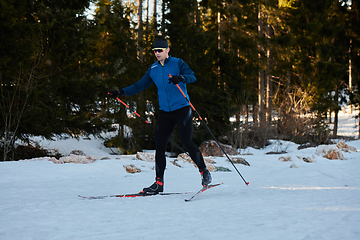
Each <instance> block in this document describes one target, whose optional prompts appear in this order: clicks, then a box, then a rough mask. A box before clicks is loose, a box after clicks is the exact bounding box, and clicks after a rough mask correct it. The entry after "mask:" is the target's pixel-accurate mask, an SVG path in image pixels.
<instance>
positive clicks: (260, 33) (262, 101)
mask: <svg viewBox="0 0 360 240" xmlns="http://www.w3.org/2000/svg"><path fill="white" fill-rule="evenodd" d="M258 37H259V38H262V37H263V22H262V18H261V5H259V9H258ZM262 48H263V46H262V43H261V41H259V45H258V49H259V53H258V56H259V62H260V65H262V56H261V52H262ZM258 80H259V81H258V82H259V120H260V127H264V124H265V113H264V105H265V99H264V70H263V69H262V66H260V70H259V76H258Z"/></svg>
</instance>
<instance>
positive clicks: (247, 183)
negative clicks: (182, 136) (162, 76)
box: [169, 74, 249, 185]
mask: <svg viewBox="0 0 360 240" xmlns="http://www.w3.org/2000/svg"><path fill="white" fill-rule="evenodd" d="M169 77H171V75H170V74H169ZM176 86H177V87H178V88H179V90H180V92H181V93H182V95H183V96H184V97H185V99H186V101H188V103H189V104H190V106H191V108H192V109H193V110H194V112H196V114H197V115H198V116H199V119H200V120H201V121H202V123H203V124H204V125H205V127H206V129H207V130H208V131H209V133H210V134H211V136H212V137H213V138H214V140H215V141H216V143H217V144H218V145H219V147H220V149H221V150H222V151H223V153H224V154H225V156H226V157H227V159H228V160H229V162H230V163H231V164H232V165H233V167H234V168H235V170H236V172H237V173H238V174H239V175H240V177H241V178H242V180H243V181H244V182H245V184H246V185H249V182H247V181H246V180H245V179H244V177H243V176H242V175H241V173H240V172H239V170H238V169H237V168H236V166H235V164H234V162H233V161H232V160H231V159H230V157H229V155H228V154H227V153H226V152H225V150H224V149H223V147H222V146H221V145H220V143H219V141H218V140H217V139H216V137H215V136H214V134H213V133H212V132H211V130H210V129H209V127H208V126H207V125H206V123H205V121H204V120H203V119H202V117H201V116H200V114H199V113H198V111H196V109H195V107H194V106H193V105H192V104H191V102H190V100H189V99H188V98H187V97H186V95H185V93H184V92H183V90H181V88H180V86H179V84H176Z"/></svg>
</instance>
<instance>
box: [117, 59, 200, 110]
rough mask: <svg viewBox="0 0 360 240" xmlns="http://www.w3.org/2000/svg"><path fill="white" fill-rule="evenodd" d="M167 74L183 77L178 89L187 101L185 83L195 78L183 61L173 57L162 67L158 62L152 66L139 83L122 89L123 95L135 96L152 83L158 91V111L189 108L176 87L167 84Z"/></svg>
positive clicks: (191, 81)
mask: <svg viewBox="0 0 360 240" xmlns="http://www.w3.org/2000/svg"><path fill="white" fill-rule="evenodd" d="M169 74H171V75H172V76H175V75H182V76H183V78H184V81H183V82H180V83H179V87H180V88H181V89H182V91H183V92H184V93H185V95H186V96H187V98H188V99H189V96H188V94H187V90H186V83H193V82H195V81H196V77H195V75H194V72H193V71H192V70H191V69H190V67H189V66H188V65H187V64H186V63H185V62H184V61H183V60H181V59H179V58H174V57H169V58H167V59H165V62H164V66H162V65H161V64H160V62H159V61H157V62H155V63H154V64H152V65H151V67H150V68H149V69H148V70H147V72H146V73H145V75H144V76H143V77H142V78H141V79H140V80H139V81H137V82H136V83H134V84H133V85H131V86H129V87H126V88H124V91H125V95H129V96H132V95H135V94H137V93H139V92H141V91H143V90H144V89H146V88H148V87H149V86H150V85H151V84H152V83H155V85H156V87H157V89H158V97H159V105H160V106H159V109H160V110H163V111H166V112H171V111H174V110H177V109H180V108H182V107H185V106H189V105H190V104H189V103H188V101H187V100H186V99H185V97H184V96H183V95H182V93H181V92H180V90H179V89H178V87H177V86H176V85H174V84H173V83H170V84H169ZM189 100H190V99H189Z"/></svg>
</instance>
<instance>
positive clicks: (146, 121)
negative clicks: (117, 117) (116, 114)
mask: <svg viewBox="0 0 360 240" xmlns="http://www.w3.org/2000/svg"><path fill="white" fill-rule="evenodd" d="M108 94H109V93H108ZM116 99H117V100H118V101H119V102H121V103H122V104H123V105H124V106H125V107H127V108H128V109H129V110H130V111H132V112H133V113H135V115H136V116H138V117H139V118H141V119H142V120H143V121H144V122H145V123H147V124H148V125H149V126H150V127H152V128H153V129H154V130H155V129H156V128H155V126H154V125H152V124H151V123H149V121H148V120H146V119H145V118H143V117H142V116H141V115H140V114H138V113H137V112H136V111H135V110H134V109H132V108H131V107H130V106H129V105H127V104H126V103H124V102H123V101H122V100H121V99H120V98H118V97H117V98H116ZM170 142H171V143H172V144H174V146H175V147H177V148H179V149H180V150H181V151H183V152H184V153H186V154H187V155H189V154H188V153H187V152H186V151H185V150H184V149H182V148H181V147H180V146H179V145H177V144H176V143H174V141H172V140H171V139H170Z"/></svg>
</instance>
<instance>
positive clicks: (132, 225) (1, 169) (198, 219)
mask: <svg viewBox="0 0 360 240" xmlns="http://www.w3.org/2000/svg"><path fill="white" fill-rule="evenodd" d="M345 116H346V114H344V116H343V117H340V128H339V131H343V133H345V132H346V133H348V132H349V131H348V130H344V128H342V126H345V124H343V125H342V123H346V122H351V121H352V122H353V123H355V121H354V119H351V118H349V117H345ZM350 116H351V115H350ZM349 119H350V120H349ZM354 125H355V124H353V125H352V126H353V127H349V126H347V128H348V129H350V130H351V131H350V133H348V135H352V136H354V135H355V136H357V132H356V131H357V129H356V128H354ZM37 141H38V142H39V143H40V144H41V145H42V146H43V147H49V148H57V149H58V150H59V151H60V152H61V153H63V154H69V153H70V151H71V150H77V149H79V150H82V151H84V152H85V153H86V154H87V155H91V156H93V157H94V158H96V159H101V158H103V157H108V159H104V160H97V161H95V162H94V163H90V164H74V163H67V164H54V163H53V162H51V161H49V159H48V158H45V159H35V160H34V159H32V160H25V161H17V162H0V239H1V240H28V239H29V240H75V239H79V240H80V239H81V240H82V239H86V240H97V239H107V240H112V239H114V240H119V239H157V240H159V239H174V240H177V239H206V240H209V239H246V240H257V239H259V240H260V239H261V240H267V239H269V240H271V239H274V240H279V239H291V240H312V239H313V240H320V239H326V240H339V239H346V240H358V239H360V228H359V226H360V174H359V170H360V151H359V150H360V140H354V141H349V142H347V144H348V145H350V146H353V147H355V148H357V149H358V151H357V152H343V154H344V157H345V160H328V159H326V158H323V157H321V156H318V155H316V154H315V152H316V148H307V149H302V150H297V145H296V144H294V143H290V142H284V141H273V144H272V145H270V146H268V147H267V148H266V149H261V150H256V149H253V148H248V149H246V150H245V151H244V152H246V153H252V154H253V155H242V156H241V157H243V158H245V159H246V161H247V162H249V163H250V165H251V166H244V165H241V164H236V167H237V168H238V169H239V171H240V172H241V174H242V175H243V176H244V178H245V179H246V181H249V182H250V184H249V185H248V186H246V185H245V183H244V182H243V180H242V179H241V178H240V176H239V175H238V174H237V173H236V171H235V170H234V168H233V167H232V165H231V164H230V163H229V162H227V161H226V158H224V157H217V158H215V159H214V160H215V161H216V164H215V165H216V166H217V167H225V168H228V169H230V170H232V171H231V172H213V173H212V176H213V182H214V183H224V184H223V185H221V186H220V187H216V188H213V189H211V190H209V191H206V192H204V193H203V194H201V195H200V196H199V197H198V198H196V199H195V200H194V201H192V202H188V203H187V202H185V201H184V199H185V198H188V197H189V196H190V194H186V195H171V196H151V197H145V198H106V199H101V200H84V199H80V198H79V197H78V194H80V195H83V196H96V195H111V194H123V193H136V192H138V191H140V190H142V188H143V187H146V186H148V185H150V184H151V183H152V182H153V180H154V171H153V166H154V163H152V162H145V161H140V160H134V159H135V156H134V155H131V156H129V155H127V156H125V155H121V156H115V155H111V154H110V151H109V150H108V149H106V148H105V147H103V145H102V142H101V141H100V140H99V139H95V138H93V139H92V140H85V139H81V140H79V141H77V140H73V139H69V140H59V141H54V142H48V141H45V140H40V139H37ZM279 150H285V151H287V153H286V154H282V155H267V154H265V153H266V152H270V151H279ZM281 156H289V157H291V159H292V161H291V162H281V161H279V160H278V159H279V157H281ZM303 157H312V158H313V159H314V160H315V162H313V163H306V162H304V161H303V160H302V158H303ZM170 160H172V159H170V158H168V165H167V170H166V172H165V191H166V192H189V191H191V192H196V191H197V190H198V189H199V188H200V187H201V186H200V175H199V173H198V171H197V169H196V168H195V167H193V165H191V164H189V163H182V162H179V163H180V164H181V168H179V167H177V166H175V165H173V164H171V163H170ZM293 163H295V164H296V166H297V167H298V168H290V165H291V164H293ZM129 164H134V165H135V166H136V167H138V168H140V169H141V170H142V172H141V173H135V174H130V173H127V172H126V171H125V168H124V167H123V166H124V165H129Z"/></svg>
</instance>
